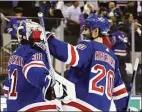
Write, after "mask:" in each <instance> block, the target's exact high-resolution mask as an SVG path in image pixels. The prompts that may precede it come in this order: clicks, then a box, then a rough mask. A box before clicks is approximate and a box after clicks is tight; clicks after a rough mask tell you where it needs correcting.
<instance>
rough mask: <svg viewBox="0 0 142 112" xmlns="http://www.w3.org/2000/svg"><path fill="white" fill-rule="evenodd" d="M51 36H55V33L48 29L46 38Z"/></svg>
mask: <svg viewBox="0 0 142 112" xmlns="http://www.w3.org/2000/svg"><path fill="white" fill-rule="evenodd" d="M49 38H55V33H53V32H49V31H47V32H46V39H47V40H48V39H49Z"/></svg>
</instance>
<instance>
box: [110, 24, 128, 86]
mask: <svg viewBox="0 0 142 112" xmlns="http://www.w3.org/2000/svg"><path fill="white" fill-rule="evenodd" d="M123 25H124V24H123V23H119V25H118V30H117V31H115V32H113V33H112V34H111V38H110V40H111V43H112V47H111V49H112V51H113V52H114V54H115V55H116V56H117V58H118V59H119V69H120V72H121V74H122V79H123V81H124V82H125V84H126V87H128V86H129V80H130V79H129V77H128V75H127V72H126V70H125V69H126V63H129V62H130V57H129V49H128V47H129V46H130V45H129V42H128V37H127V35H126V33H125V32H124V31H123V29H124V28H123Z"/></svg>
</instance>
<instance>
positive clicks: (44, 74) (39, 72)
mask: <svg viewBox="0 0 142 112" xmlns="http://www.w3.org/2000/svg"><path fill="white" fill-rule="evenodd" d="M29 55H31V54H29ZM44 56H45V55H43V54H42V53H33V54H32V55H31V56H30V57H29V59H28V60H27V61H26V63H25V65H24V67H23V74H24V76H25V79H26V80H27V81H28V82H29V83H31V84H32V85H33V86H35V87H37V88H43V87H44V86H48V85H49V84H50V81H51V80H50V77H49V71H48V69H47V67H46V65H45V63H44Z"/></svg>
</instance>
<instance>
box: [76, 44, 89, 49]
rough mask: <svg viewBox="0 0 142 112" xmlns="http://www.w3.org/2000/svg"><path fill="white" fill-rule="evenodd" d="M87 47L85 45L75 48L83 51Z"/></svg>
mask: <svg viewBox="0 0 142 112" xmlns="http://www.w3.org/2000/svg"><path fill="white" fill-rule="evenodd" d="M86 47H87V46H86V45H85V44H78V45H77V46H76V48H78V49H80V50H84V49H85V48H86Z"/></svg>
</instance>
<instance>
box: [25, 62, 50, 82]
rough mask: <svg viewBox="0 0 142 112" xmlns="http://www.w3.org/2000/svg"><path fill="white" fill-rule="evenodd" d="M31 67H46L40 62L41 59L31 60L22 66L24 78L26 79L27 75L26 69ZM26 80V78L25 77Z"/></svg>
mask: <svg viewBox="0 0 142 112" xmlns="http://www.w3.org/2000/svg"><path fill="white" fill-rule="evenodd" d="M32 67H42V68H45V69H47V68H46V66H45V64H44V63H43V62H42V61H32V62H30V63H28V64H26V65H25V66H24V67H23V73H24V76H25V78H26V79H27V75H28V71H29V70H30V69H31V68H32ZM27 80H28V79H27Z"/></svg>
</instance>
